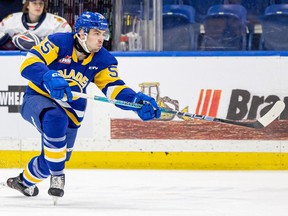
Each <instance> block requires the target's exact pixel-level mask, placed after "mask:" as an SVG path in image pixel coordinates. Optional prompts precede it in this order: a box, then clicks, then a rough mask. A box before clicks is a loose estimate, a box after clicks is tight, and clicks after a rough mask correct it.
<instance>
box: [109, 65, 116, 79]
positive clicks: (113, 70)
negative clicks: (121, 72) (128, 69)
mask: <svg viewBox="0 0 288 216" xmlns="http://www.w3.org/2000/svg"><path fill="white" fill-rule="evenodd" d="M108 70H109V76H111V77H118V71H117V67H115V66H111V67H108Z"/></svg>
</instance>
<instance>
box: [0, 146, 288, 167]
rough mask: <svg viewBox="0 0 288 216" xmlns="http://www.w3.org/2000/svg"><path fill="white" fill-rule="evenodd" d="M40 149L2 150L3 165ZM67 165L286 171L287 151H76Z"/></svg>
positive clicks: (18, 161) (22, 160) (18, 163)
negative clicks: (277, 152)
mask: <svg viewBox="0 0 288 216" xmlns="http://www.w3.org/2000/svg"><path fill="white" fill-rule="evenodd" d="M38 154H39V152H37V151H0V158H1V159H0V167H1V168H23V167H25V166H26V164H27V163H28V162H29V160H30V159H31V158H32V157H34V156H37V155H38ZM66 167H67V168H77V169H78V168H81V169H91V168H92V169H93V168H97V169H172V170H173V169H183V170H187V169H189V170H287V169H288V153H281V154H280V153H279V154H276V153H263V152H262V153H253V152H249V153H243V152H242V153H235V152H226V153H221V152H216V153H212V152H171V153H165V152H79V151H78V152H74V153H73V157H72V159H71V161H69V162H68V163H66Z"/></svg>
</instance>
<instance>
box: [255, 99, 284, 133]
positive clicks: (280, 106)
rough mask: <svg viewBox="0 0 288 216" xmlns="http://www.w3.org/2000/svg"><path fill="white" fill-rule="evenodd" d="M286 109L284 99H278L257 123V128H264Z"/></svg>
mask: <svg viewBox="0 0 288 216" xmlns="http://www.w3.org/2000/svg"><path fill="white" fill-rule="evenodd" d="M284 109H285V103H284V102H283V101H277V102H276V103H275V104H274V106H273V107H272V108H271V109H270V110H269V111H268V112H267V113H266V114H265V115H264V116H262V117H261V118H259V119H258V120H257V122H256V123H255V124H256V125H255V126H256V127H257V128H263V127H266V126H267V125H269V124H270V123H271V122H273V121H274V120H275V119H276V118H277V117H278V116H279V115H280V114H281V113H282V111H283V110H284Z"/></svg>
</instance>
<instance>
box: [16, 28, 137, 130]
mask: <svg viewBox="0 0 288 216" xmlns="http://www.w3.org/2000/svg"><path fill="white" fill-rule="evenodd" d="M74 40H75V35H74V34H73V33H56V34H53V35H49V36H48V37H46V38H45V39H44V40H43V41H42V42H41V43H40V44H39V45H37V46H34V47H33V48H32V49H31V50H30V51H29V53H28V54H27V56H26V58H25V60H24V61H23V63H22V65H21V68H20V71H21V75H22V76H23V77H25V78H26V79H28V80H29V83H28V87H27V90H26V93H28V94H41V95H44V96H46V97H50V95H49V94H48V92H47V90H46V89H45V87H44V85H43V80H42V77H43V75H44V74H45V73H46V72H47V71H48V70H57V71H58V72H59V73H60V74H61V75H62V77H63V78H64V79H65V80H66V81H67V82H68V83H69V86H70V87H71V90H72V91H76V92H81V93H86V88H87V86H88V85H89V83H91V82H92V83H94V84H96V85H97V87H98V88H99V89H100V90H101V91H102V92H103V93H104V94H105V95H106V97H107V98H109V99H119V100H124V101H129V102H131V101H132V100H133V98H134V96H135V94H136V93H135V91H133V90H132V89H131V88H129V87H128V86H127V85H126V84H125V83H124V81H123V80H122V79H121V78H120V77H119V74H118V69H117V64H118V62H117V60H116V58H115V57H114V56H113V55H111V54H110V53H109V52H108V51H107V50H106V49H105V48H104V47H102V48H101V49H100V50H99V52H97V53H91V54H90V55H89V56H88V57H87V58H85V59H84V60H83V61H79V60H78V59H77V56H76V49H75V48H74ZM55 101H56V102H57V103H58V104H59V105H60V106H61V107H62V108H63V109H64V110H65V112H66V113H67V115H68V116H69V120H70V124H69V126H70V127H79V126H80V125H81V121H82V120H83V118H84V114H85V109H86V103H87V101H86V99H83V98H75V97H74V98H73V101H72V102H64V101H61V100H55Z"/></svg>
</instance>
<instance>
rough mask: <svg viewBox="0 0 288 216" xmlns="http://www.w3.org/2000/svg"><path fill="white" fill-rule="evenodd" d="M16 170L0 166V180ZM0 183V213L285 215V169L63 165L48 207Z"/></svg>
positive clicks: (42, 196)
mask: <svg viewBox="0 0 288 216" xmlns="http://www.w3.org/2000/svg"><path fill="white" fill-rule="evenodd" d="M19 172H20V170H18V169H0V181H5V180H6V179H7V178H8V177H11V176H16V175H18V173H19ZM38 187H39V189H40V193H39V195H38V196H37V197H32V198H31V197H24V196H23V195H22V194H20V193H19V192H18V191H16V190H12V189H10V188H7V187H3V186H2V187H0V215H1V216H18V215H19V216H20V215H21V216H28V215H29V216H34V215H35V216H36V215H37V216H58V215H61V216H74V215H77V216H78V215H79V216H92V215H93V216H112V215H113V216H130V215H133V216H170V215H175V216H176V215H177V216H182V215H185V216H188V215H189V216H194V215H195V216H275V215H276V216H287V215H288V171H159V170H153V171H151V170H66V187H65V195H64V197H63V198H61V199H59V200H58V205H57V206H53V204H52V199H51V197H49V195H48V194H47V190H48V187H49V179H47V180H45V181H44V182H42V183H40V184H38Z"/></svg>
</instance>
